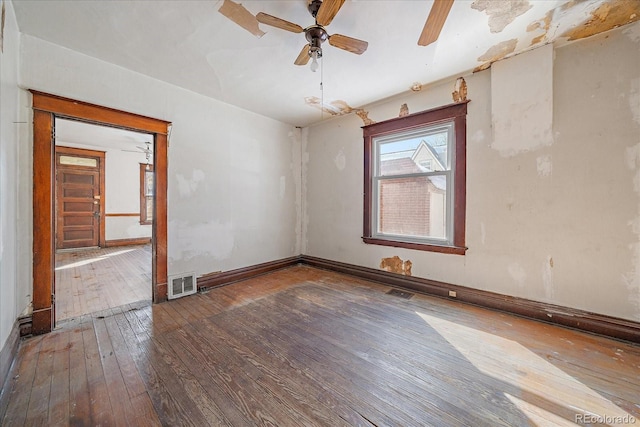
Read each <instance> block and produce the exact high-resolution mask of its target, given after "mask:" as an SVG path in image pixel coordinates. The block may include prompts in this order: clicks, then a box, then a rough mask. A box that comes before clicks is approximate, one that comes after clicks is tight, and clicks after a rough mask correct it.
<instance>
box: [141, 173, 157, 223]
mask: <svg viewBox="0 0 640 427" xmlns="http://www.w3.org/2000/svg"><path fill="white" fill-rule="evenodd" d="M153 176H154V174H153V165H150V164H148V163H146V164H145V163H140V224H153V195H154V191H155V186H154V183H153Z"/></svg>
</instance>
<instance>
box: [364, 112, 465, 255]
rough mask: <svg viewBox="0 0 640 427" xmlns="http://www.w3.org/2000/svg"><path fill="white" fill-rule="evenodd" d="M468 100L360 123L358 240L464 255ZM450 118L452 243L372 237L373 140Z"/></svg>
mask: <svg viewBox="0 0 640 427" xmlns="http://www.w3.org/2000/svg"><path fill="white" fill-rule="evenodd" d="M468 102H469V101H465V102H461V103H456V104H449V105H445V106H443V107H438V108H434V109H431V110H426V111H422V112H419V113H415V114H410V115H408V116H404V117H398V118H394V119H391V120H387V121H384V122H379V123H374V124H371V125H368V126H363V128H362V129H363V135H364V218H363V237H362V240H363V242H364V243H367V244H374V245H383V246H394V247H399V248H406V249H414V250H420V251H431V252H440V253H449V254H457V255H464V254H465V252H466V250H467V247H466V246H465V221H466V192H467V188H466V187H467V184H466V183H467V103H468ZM445 121H453V123H454V131H455V135H456V143H455V161H456V166H455V172H454V180H455V188H454V194H453V197H454V200H453V205H454V211H453V239H452V240H453V244H452V245H435V244H430V243H429V244H425V243H415V242H405V241H398V240H390V239H389V240H387V239H380V238H375V237H373V230H372V218H371V213H372V207H373V203H374V202H375V201H374V200H373V167H372V162H373V161H374V159H373V158H372V155H373V140H374V138H376V137H380V136H383V135H388V134H393V133H399V132H402V131H407V130H410V129H414V128H419V127H424V126H427V125H432V124H437V123H439V122H445Z"/></svg>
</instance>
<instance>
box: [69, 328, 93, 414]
mask: <svg viewBox="0 0 640 427" xmlns="http://www.w3.org/2000/svg"><path fill="white" fill-rule="evenodd" d="M92 326H93V324H92V322H91V321H90V319H85V321H83V322H80V323H79V324H77V325H76V327H75V328H73V329H70V337H69V423H70V424H71V425H78V426H82V425H87V426H88V425H92V419H91V404H90V396H89V381H88V379H87V364H86V358H85V349H84V339H83V336H84V332H85V331H90V330H91V328H92Z"/></svg>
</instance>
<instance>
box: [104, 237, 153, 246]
mask: <svg viewBox="0 0 640 427" xmlns="http://www.w3.org/2000/svg"><path fill="white" fill-rule="evenodd" d="M149 243H151V237H140V238H135V239H113V240H107V241H105V242H104V244H105V247H106V248H112V247H114V246H137V245H147V244H149Z"/></svg>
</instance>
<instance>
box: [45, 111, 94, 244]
mask: <svg viewBox="0 0 640 427" xmlns="http://www.w3.org/2000/svg"><path fill="white" fill-rule="evenodd" d="M56 126H57V123H56ZM55 150H56V163H55V175H56V202H55V204H56V219H55V230H56V250H58V249H78V248H89V247H97V246H103V245H104V236H103V233H101V232H100V224H101V223H102V222H103V221H102V217H104V204H103V203H102V200H101V199H102V196H103V195H104V194H105V191H104V190H105V188H104V186H105V176H104V169H105V163H104V162H105V153H104V152H103V151H94V150H86V149H81V148H70V147H63V146H58V145H57V142H56V149H55Z"/></svg>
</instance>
